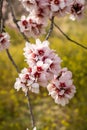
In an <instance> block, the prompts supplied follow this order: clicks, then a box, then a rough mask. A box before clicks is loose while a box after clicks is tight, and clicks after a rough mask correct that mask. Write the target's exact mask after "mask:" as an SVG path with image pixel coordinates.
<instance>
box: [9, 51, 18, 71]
mask: <svg viewBox="0 0 87 130" xmlns="http://www.w3.org/2000/svg"><path fill="white" fill-rule="evenodd" d="M6 53H7V55H8V58H9V59H10V61H11V63H12V64H13V66H14V67H15V69H16V71H17V72H18V73H19V72H20V71H19V69H18V66H17V65H16V63H15V61H14V60H13V58H12V56H11V54H10V52H9V50H8V49H6Z"/></svg>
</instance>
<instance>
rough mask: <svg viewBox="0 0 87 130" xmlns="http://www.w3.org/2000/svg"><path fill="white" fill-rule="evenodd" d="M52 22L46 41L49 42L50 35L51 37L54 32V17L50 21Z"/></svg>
mask: <svg viewBox="0 0 87 130" xmlns="http://www.w3.org/2000/svg"><path fill="white" fill-rule="evenodd" d="M50 21H51V24H50V28H49V32H48V34H47V36H46V40H48V39H49V37H50V35H51V33H52V31H53V27H54V26H53V25H54V24H53V23H54V17H52V19H51V20H50Z"/></svg>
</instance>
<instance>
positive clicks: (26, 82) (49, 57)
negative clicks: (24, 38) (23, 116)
mask: <svg viewBox="0 0 87 130" xmlns="http://www.w3.org/2000/svg"><path fill="white" fill-rule="evenodd" d="M24 56H25V58H26V61H27V64H28V66H29V68H24V69H23V70H22V71H21V73H20V74H19V77H18V78H17V79H16V82H15V85H14V87H15V89H17V90H19V89H20V88H22V90H23V91H24V92H25V94H26V93H27V91H28V90H30V91H32V92H34V93H38V92H39V87H40V86H43V87H46V88H47V90H48V92H49V94H50V95H51V96H52V97H53V98H54V100H55V102H56V103H58V104H61V105H65V104H67V103H68V102H69V99H71V98H72V97H73V96H74V93H75V86H74V85H73V82H72V73H71V72H70V71H68V70H67V69H66V68H64V69H62V68H61V65H60V64H61V61H62V60H61V58H60V57H59V56H58V55H57V54H56V53H55V51H54V50H51V49H50V48H49V42H48V41H43V42H42V43H41V41H40V40H39V39H37V40H36V44H31V43H28V42H27V43H26V47H25V48H24Z"/></svg>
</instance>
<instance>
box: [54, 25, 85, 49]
mask: <svg viewBox="0 0 87 130" xmlns="http://www.w3.org/2000/svg"><path fill="white" fill-rule="evenodd" d="M54 26H55V27H56V28H57V29H58V30H59V31H60V32H61V33H62V34H63V35H64V36H65V37H66V38H67V40H69V41H70V42H72V43H74V44H76V45H78V46H80V47H82V48H84V49H87V47H86V46H84V45H82V44H80V43H79V42H77V41H75V40H73V39H71V38H70V37H69V36H68V35H67V34H65V33H64V32H63V31H62V30H61V28H60V27H59V26H58V25H57V24H56V23H54Z"/></svg>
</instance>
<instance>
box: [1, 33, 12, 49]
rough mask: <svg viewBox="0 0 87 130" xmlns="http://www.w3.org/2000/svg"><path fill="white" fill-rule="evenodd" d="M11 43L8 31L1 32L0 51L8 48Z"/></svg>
mask: <svg viewBox="0 0 87 130" xmlns="http://www.w3.org/2000/svg"><path fill="white" fill-rule="evenodd" d="M9 45H10V36H9V34H8V33H5V32H3V33H0V51H2V50H4V49H8V48H9Z"/></svg>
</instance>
